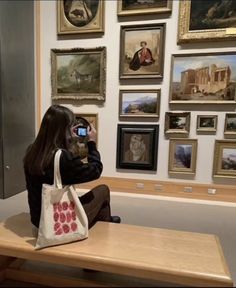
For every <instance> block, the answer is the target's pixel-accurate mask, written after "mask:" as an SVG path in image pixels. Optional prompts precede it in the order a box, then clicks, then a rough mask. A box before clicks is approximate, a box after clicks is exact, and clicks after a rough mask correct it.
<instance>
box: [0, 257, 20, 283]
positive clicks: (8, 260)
mask: <svg viewBox="0 0 236 288" xmlns="http://www.w3.org/2000/svg"><path fill="white" fill-rule="evenodd" d="M16 259H17V258H15V257H8V256H1V255H0V283H1V282H3V281H4V279H5V278H6V269H7V268H8V267H9V266H10V265H11V264H12V263H13V262H15V261H16Z"/></svg>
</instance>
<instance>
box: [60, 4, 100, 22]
mask: <svg viewBox="0 0 236 288" xmlns="http://www.w3.org/2000/svg"><path fill="white" fill-rule="evenodd" d="M63 5H64V12H65V16H66V18H67V20H68V21H69V22H70V23H71V24H72V25H74V26H76V27H83V26H86V25H88V24H89V23H90V22H91V21H92V20H93V19H94V18H95V16H96V14H97V11H98V5H99V0H64V1H63Z"/></svg>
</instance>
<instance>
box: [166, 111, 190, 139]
mask: <svg viewBox="0 0 236 288" xmlns="http://www.w3.org/2000/svg"><path fill="white" fill-rule="evenodd" d="M190 117H191V113H190V112H166V114H165V134H166V135H171V134H180V135H186V136H187V135H188V134H189V130H190Z"/></svg>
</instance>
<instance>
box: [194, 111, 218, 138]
mask: <svg viewBox="0 0 236 288" xmlns="http://www.w3.org/2000/svg"><path fill="white" fill-rule="evenodd" d="M217 119H218V116H217V115H197V132H200V133H201V132H204V133H205V134H206V133H216V129H217Z"/></svg>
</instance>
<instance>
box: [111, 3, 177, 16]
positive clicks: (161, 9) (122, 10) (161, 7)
mask: <svg viewBox="0 0 236 288" xmlns="http://www.w3.org/2000/svg"><path fill="white" fill-rule="evenodd" d="M117 5H118V16H128V15H146V14H159V13H170V12H171V8H172V0H118V1H117Z"/></svg>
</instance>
